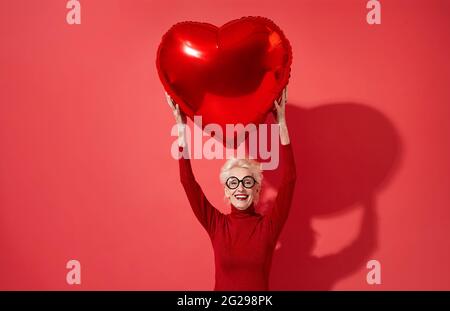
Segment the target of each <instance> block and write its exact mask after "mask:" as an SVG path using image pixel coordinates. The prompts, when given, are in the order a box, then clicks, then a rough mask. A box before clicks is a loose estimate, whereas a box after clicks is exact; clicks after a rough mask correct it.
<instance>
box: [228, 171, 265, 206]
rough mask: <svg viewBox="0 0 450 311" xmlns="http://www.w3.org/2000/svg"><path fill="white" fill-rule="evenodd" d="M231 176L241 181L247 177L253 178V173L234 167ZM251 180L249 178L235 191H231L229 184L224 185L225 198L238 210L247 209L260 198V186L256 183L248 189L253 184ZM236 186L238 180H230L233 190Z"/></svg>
mask: <svg viewBox="0 0 450 311" xmlns="http://www.w3.org/2000/svg"><path fill="white" fill-rule="evenodd" d="M229 176H230V177H236V178H237V179H239V180H243V179H244V178H245V177H246V176H252V173H251V171H250V170H249V169H248V168H244V167H233V168H231V169H230V170H229ZM230 177H229V178H230ZM252 177H253V176H252ZM249 179H250V178H248V177H247V178H246V179H244V180H243V181H242V182H239V185H238V186H237V188H235V189H230V188H229V187H228V186H227V183H225V184H224V190H225V196H226V197H227V198H228V199H229V200H230V202H231V204H233V206H234V207H236V208H237V209H240V210H245V209H247V208H248V207H249V206H250V205H251V204H252V203H253V202H254V201H256V200H255V198H256V199H257V198H258V195H259V191H260V184H259V183H256V182H255V183H254V185H253V187H251V188H248V186H250V185H251V184H252V183H251V181H250V180H249ZM236 184H237V181H236V179H234V180H233V181H232V180H229V185H231V186H232V188H234V186H236ZM244 184H245V185H247V188H246V187H244Z"/></svg>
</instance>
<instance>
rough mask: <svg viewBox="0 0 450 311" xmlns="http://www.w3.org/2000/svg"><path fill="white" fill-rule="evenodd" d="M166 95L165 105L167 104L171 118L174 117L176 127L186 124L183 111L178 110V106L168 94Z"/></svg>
mask: <svg viewBox="0 0 450 311" xmlns="http://www.w3.org/2000/svg"><path fill="white" fill-rule="evenodd" d="M165 93H166V99H167V103H168V104H169V106H170V108H171V109H172V113H173V116H174V117H175V122H177V124H178V125H185V124H186V115H185V114H184V112H183V111H181V110H180V106H178V104H177V103H175V101H174V100H173V99H172V97H170V95H169V94H167V92H165Z"/></svg>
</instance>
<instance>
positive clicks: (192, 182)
mask: <svg viewBox="0 0 450 311" xmlns="http://www.w3.org/2000/svg"><path fill="white" fill-rule="evenodd" d="M166 97H167V102H168V103H169V105H170V106H171V107H172V109H173V114H174V116H175V120H176V122H177V126H178V148H179V151H180V153H181V154H182V155H184V156H182V157H180V159H179V160H178V162H179V168H180V181H181V184H182V185H183V188H184V191H185V192H186V195H187V197H188V200H189V203H190V205H191V208H192V210H193V212H194V214H195V216H196V217H197V219H198V220H199V221H200V223H201V224H202V226H203V227H204V228H205V229H206V231H207V232H208V234H209V236H210V237H212V235H213V233H214V231H215V227H216V223H217V221H218V218H219V217H220V212H219V211H218V210H217V209H216V208H215V207H214V206H212V205H211V204H210V203H209V201H208V200H207V199H206V196H205V195H204V193H203V191H202V189H201V187H200V185H199V184H198V182H197V180H196V179H195V176H194V173H193V171H192V166H191V161H190V160H189V157H188V155H189V152H188V149H187V140H186V116H185V115H184V114H183V113H182V112H181V110H180V108H179V106H178V104H175V103H174V102H173V100H172V99H171V98H170V96H169V95H168V94H167V93H166Z"/></svg>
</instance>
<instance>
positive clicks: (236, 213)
mask: <svg viewBox="0 0 450 311" xmlns="http://www.w3.org/2000/svg"><path fill="white" fill-rule="evenodd" d="M230 205H231V214H230V216H232V217H238V218H239V217H240V218H242V217H249V216H255V215H258V214H257V213H256V211H255V205H254V204H253V203H252V204H251V205H250V206H249V207H247V208H246V209H245V210H240V209H238V208H236V207H234V205H233V204H230Z"/></svg>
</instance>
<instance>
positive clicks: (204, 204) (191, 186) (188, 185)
mask: <svg viewBox="0 0 450 311" xmlns="http://www.w3.org/2000/svg"><path fill="white" fill-rule="evenodd" d="M179 151H180V152H181V153H183V147H179ZM178 161H179V167H180V181H181V184H182V185H183V188H184V191H185V192H186V195H187V197H188V200H189V203H190V205H191V208H192V210H193V212H194V214H195V216H196V217H197V219H198V220H199V221H200V223H201V224H202V226H203V227H204V228H205V229H206V231H207V232H208V234H209V236H210V237H212V235H213V232H214V230H215V227H216V224H217V221H218V218H219V217H220V215H221V213H220V212H219V211H218V210H217V209H216V208H215V207H214V206H212V205H211V203H209V201H208V200H207V198H206V196H205V195H204V193H203V191H202V189H201V187H200V185H199V184H198V183H197V180H196V179H195V176H194V173H193V172H192V167H191V161H190V159H189V158H184V157H180V159H179V160H178Z"/></svg>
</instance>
